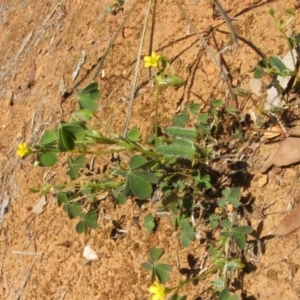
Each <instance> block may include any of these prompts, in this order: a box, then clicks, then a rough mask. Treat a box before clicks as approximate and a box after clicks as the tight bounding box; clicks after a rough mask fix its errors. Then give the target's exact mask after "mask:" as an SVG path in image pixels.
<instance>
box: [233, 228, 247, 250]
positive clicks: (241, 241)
mask: <svg viewBox="0 0 300 300" xmlns="http://www.w3.org/2000/svg"><path fill="white" fill-rule="evenodd" d="M232 236H233V238H234V240H235V242H236V244H237V245H238V247H239V248H240V249H241V250H244V249H245V247H246V237H245V234H244V233H240V232H237V231H232Z"/></svg>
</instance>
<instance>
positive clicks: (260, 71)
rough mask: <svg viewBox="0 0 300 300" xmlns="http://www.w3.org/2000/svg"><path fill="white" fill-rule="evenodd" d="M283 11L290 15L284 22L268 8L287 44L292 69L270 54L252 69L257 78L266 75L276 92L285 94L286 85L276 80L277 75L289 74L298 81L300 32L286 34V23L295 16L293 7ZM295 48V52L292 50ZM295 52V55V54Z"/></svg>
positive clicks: (285, 75)
mask: <svg viewBox="0 0 300 300" xmlns="http://www.w3.org/2000/svg"><path fill="white" fill-rule="evenodd" d="M285 12H286V13H287V14H288V15H289V16H290V18H289V19H288V20H287V21H286V22H285V21H284V20H283V18H276V17H275V11H274V9H272V8H270V9H269V14H270V15H271V17H272V18H273V20H274V22H275V24H276V26H277V30H278V31H279V32H280V34H281V35H282V36H283V37H284V39H285V40H286V42H287V44H288V48H289V51H290V53H291V58H292V62H293V70H291V69H290V68H288V67H287V66H286V65H285V64H284V62H282V60H281V59H280V58H278V57H276V56H270V57H269V58H264V59H262V60H260V61H259V62H258V64H257V66H256V67H255V68H254V69H253V72H254V77H255V78H257V79H260V78H262V77H263V76H266V77H268V78H269V79H270V80H271V82H272V83H273V84H274V85H275V86H276V88H277V90H278V92H279V93H280V94H282V95H284V94H285V91H284V90H285V89H286V87H282V86H281V85H280V83H279V82H278V79H277V76H281V77H287V76H290V77H292V78H295V79H296V82H298V83H299V75H298V70H297V61H299V60H300V56H299V44H300V34H292V35H290V36H288V35H287V34H286V32H285V31H286V27H287V25H288V24H289V23H290V22H291V21H292V20H293V19H294V18H295V11H294V10H293V9H289V8H288V9H285ZM294 49H296V52H294ZM295 53H296V56H295ZM290 88H291V87H290Z"/></svg>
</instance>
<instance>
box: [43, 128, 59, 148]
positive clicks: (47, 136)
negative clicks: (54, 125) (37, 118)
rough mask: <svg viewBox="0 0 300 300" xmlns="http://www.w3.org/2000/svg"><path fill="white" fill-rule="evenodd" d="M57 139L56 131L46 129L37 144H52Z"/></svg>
mask: <svg viewBox="0 0 300 300" xmlns="http://www.w3.org/2000/svg"><path fill="white" fill-rule="evenodd" d="M56 141H57V133H56V131H46V132H45V133H44V134H43V135H42V137H41V139H40V141H39V145H49V144H52V143H53V142H56Z"/></svg>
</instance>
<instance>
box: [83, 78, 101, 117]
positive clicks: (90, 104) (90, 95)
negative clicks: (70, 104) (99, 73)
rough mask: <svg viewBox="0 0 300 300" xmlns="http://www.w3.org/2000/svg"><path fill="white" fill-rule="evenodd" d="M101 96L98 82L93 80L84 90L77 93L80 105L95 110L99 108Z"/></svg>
mask: <svg viewBox="0 0 300 300" xmlns="http://www.w3.org/2000/svg"><path fill="white" fill-rule="evenodd" d="M99 98H100V91H99V89H98V83H97V82H93V83H91V84H90V85H88V86H87V87H86V88H84V89H83V90H79V91H78V94H77V100H78V103H79V106H80V107H81V108H85V109H87V110H89V111H95V110H97V109H98V104H97V101H98V100H99Z"/></svg>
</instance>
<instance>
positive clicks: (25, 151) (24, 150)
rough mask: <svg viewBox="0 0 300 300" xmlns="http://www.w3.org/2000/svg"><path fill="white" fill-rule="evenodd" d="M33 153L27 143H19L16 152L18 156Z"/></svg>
mask: <svg viewBox="0 0 300 300" xmlns="http://www.w3.org/2000/svg"><path fill="white" fill-rule="evenodd" d="M31 153H32V151H31V149H30V148H28V146H27V144H26V143H23V144H19V145H18V150H17V153H16V154H17V155H18V156H20V157H24V156H27V155H30V154H31Z"/></svg>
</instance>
